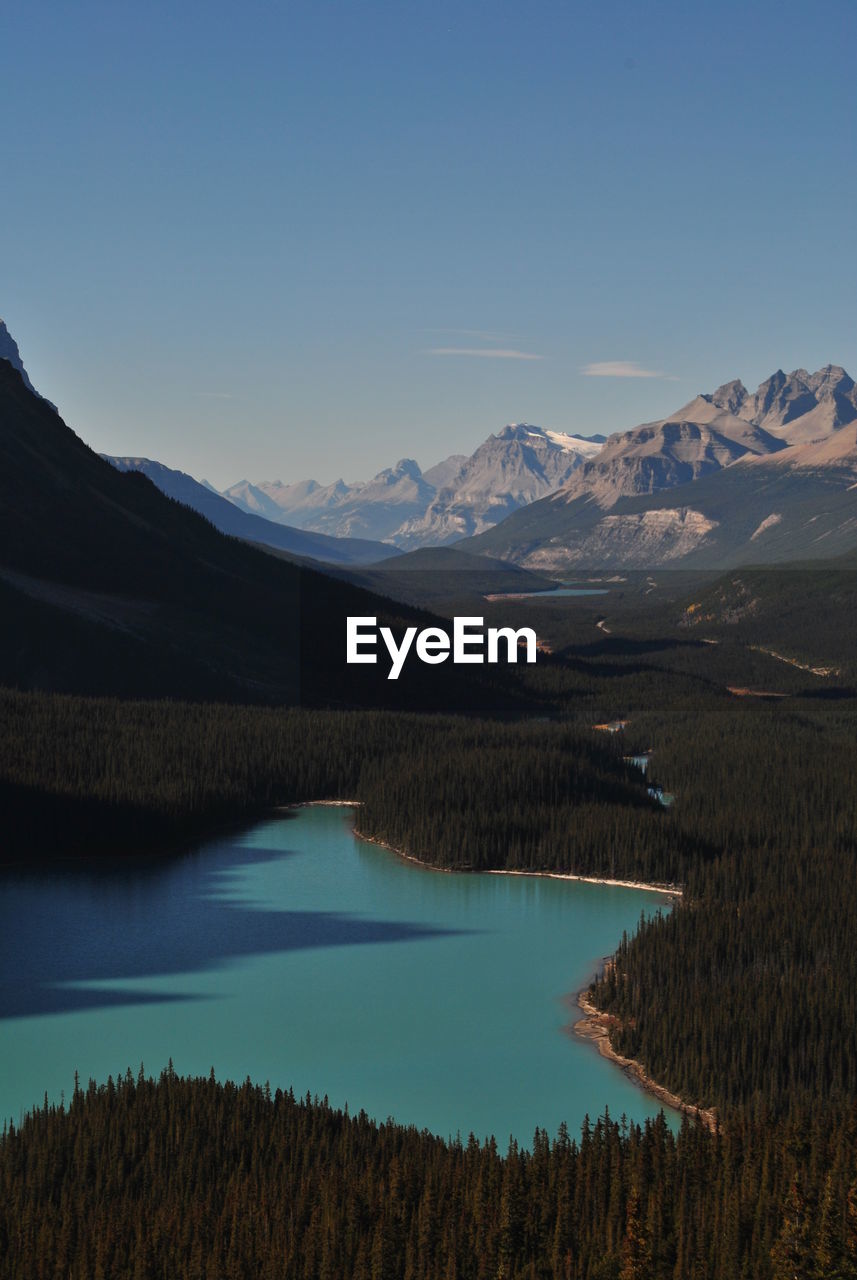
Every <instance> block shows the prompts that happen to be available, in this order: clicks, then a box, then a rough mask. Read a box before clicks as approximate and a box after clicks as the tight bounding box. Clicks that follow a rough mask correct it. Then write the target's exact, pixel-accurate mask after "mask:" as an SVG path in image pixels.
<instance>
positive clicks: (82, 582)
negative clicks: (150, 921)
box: [0, 359, 521, 710]
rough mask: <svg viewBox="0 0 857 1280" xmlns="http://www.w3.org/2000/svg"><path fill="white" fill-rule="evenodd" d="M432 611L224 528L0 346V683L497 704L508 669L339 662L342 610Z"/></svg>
mask: <svg viewBox="0 0 857 1280" xmlns="http://www.w3.org/2000/svg"><path fill="white" fill-rule="evenodd" d="M352 615H357V616H364V615H370V616H376V617H377V618H378V624H379V625H381V624H384V625H388V626H390V627H391V628H392V629H393V631H394V634H396V635H401V633H402V631H403V630H404V628H405V627H406V626H407V625H409V624H413V625H417V626H425V625H426V624H431V623H436V622H437V621H438V620H437V619H436V618H434V617H433V616H432V615H431V614H427V613H425V612H422V611H417V610H414V609H412V608H409V607H408V606H407V605H400V604H396V603H394V602H393V601H391V600H390V599H389V598H381V597H379V596H378V595H377V594H373V593H372V592H370V591H367V590H365V589H362V588H361V587H359V586H356V585H354V584H353V583H351V582H349V581H344V580H342V579H339V578H334V577H332V576H330V575H329V574H326V573H321V572H318V571H317V570H316V569H315V568H314V567H311V566H307V565H305V564H301V563H296V562H295V561H294V560H293V559H291V558H285V557H284V555H283V554H282V553H276V554H272V553H270V552H269V551H267V550H261V549H259V548H258V547H255V546H252V545H250V544H249V543H248V542H247V541H245V540H242V539H239V538H235V537H227V536H224V534H222V533H220V532H219V531H218V530H217V529H215V528H214V527H213V525H212V524H211V523H210V522H209V521H208V520H207V519H204V518H203V517H202V516H200V515H199V514H197V512H195V511H193V510H191V509H190V508H189V507H188V506H187V505H185V504H183V503H181V502H177V501H174V500H172V499H171V498H169V497H167V496H166V495H165V494H163V493H162V492H160V490H159V489H158V488H157V487H156V486H155V485H154V484H153V483H152V482H151V481H150V480H149V479H148V478H147V477H146V476H145V475H142V474H140V473H139V472H138V471H129V472H122V471H120V470H118V469H117V468H116V467H114V466H112V465H110V464H109V463H108V462H106V461H105V460H104V459H103V458H100V457H99V456H98V454H97V453H94V452H93V451H92V450H91V449H90V448H89V447H88V446H87V445H86V444H85V443H84V442H83V441H82V440H81V439H80V438H79V437H78V436H77V435H75V433H74V432H73V431H71V429H70V428H69V427H68V426H67V425H66V424H65V423H64V422H63V420H62V418H61V417H60V416H59V414H58V413H57V412H56V411H55V410H54V409H53V408H52V407H51V406H50V405H49V404H48V402H47V401H46V400H44V399H43V398H41V397H40V396H38V395H35V394H33V392H31V391H30V390H29V388H28V387H27V386H26V384H25V383H24V381H23V378H22V376H21V373H20V371H19V370H18V369H17V368H15V367H13V365H12V363H11V361H9V360H5V359H0V616H2V618H3V626H2V628H0V685H6V686H11V687H14V688H20V689H32V688H36V689H42V690H54V691H60V692H68V693H78V694H111V695H119V696H125V697H181V698H183V699H185V700H191V701H193V700H196V699H200V700H204V701H228V702H240V703H269V704H291V705H294V704H296V703H301V704H303V705H312V706H317V705H327V706H331V705H332V706H337V707H347V706H355V705H362V706H373V707H376V706H379V707H381V706H385V705H395V706H397V707H412V708H419V707H422V708H430V709H438V708H439V707H447V708H453V709H458V708H461V707H468V706H470V707H480V708H482V709H483V710H485V709H491V710H494V709H500V710H502V709H508V708H510V707H513V706H515V705H517V703H518V702H519V701H520V699H521V695H520V693H519V691H518V688H517V684H516V681H515V672H514V670H512V669H510V672H511V674H509V675H507V674H506V672H505V671H504V672H503V673H501V675H500V676H497V677H496V678H495V677H494V674H493V669H491V670H489V669H487V668H486V671H485V673H484V674H483V673H482V672H481V671H479V672H477V673H476V674H475V676H474V673H473V671H472V669H470V668H467V669H466V672H465V673H464V674H463V673H462V672H460V671H459V669H458V668H457V667H453V666H451V665H447V666H446V667H444V668H443V669H440V668H434V667H427V666H424V665H423V664H415V665H414V667H413V671H411V670H408V671H407V672H405V673H403V675H402V679H401V680H400V681H397V682H395V683H391V682H389V681H387V679H386V672H385V670H384V669H383V668H382V667H381V666H380V665H379V666H377V667H366V668H364V667H360V668H359V669H358V675H357V676H355V671H354V668H353V667H349V666H347V665H346V663H345V645H344V640H343V638H344V635H345V619H346V617H348V616H352Z"/></svg>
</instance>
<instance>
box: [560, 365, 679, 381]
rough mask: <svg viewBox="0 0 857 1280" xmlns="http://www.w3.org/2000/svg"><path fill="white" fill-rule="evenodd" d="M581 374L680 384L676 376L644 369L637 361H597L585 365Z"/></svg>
mask: <svg viewBox="0 0 857 1280" xmlns="http://www.w3.org/2000/svg"><path fill="white" fill-rule="evenodd" d="M580 372H581V373H582V374H583V376H584V378H664V379H666V381H667V382H678V378H676V377H675V376H674V374H671V373H662V372H661V370H660V369H644V368H643V366H642V365H640V364H637V362H636V360H597V361H595V363H594V364H585V365H584V366H583V368H582V369H581V371H580Z"/></svg>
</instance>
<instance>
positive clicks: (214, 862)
mask: <svg viewBox="0 0 857 1280" xmlns="http://www.w3.org/2000/svg"><path fill="white" fill-rule="evenodd" d="M352 826H353V811H352V810H351V809H345V808H334V807H312V808H304V809H298V810H295V811H293V812H292V814H290V815H286V814H284V815H282V816H280V815H276V816H274V817H272V818H270V819H268V820H266V821H263V822H261V823H259V824H257V825H256V826H254V827H253V828H252V829H251V830H249V831H246V832H244V833H241V834H237V835H234V834H230V835H229V836H228V837H224V838H222V839H218V840H212V841H208V842H206V843H205V844H203V845H200V846H199V848H198V849H197V850H195V851H194V852H191V853H188V854H184V855H182V856H181V857H176V858H170V859H158V860H156V861H154V862H151V861H150V862H148V863H147V862H144V861H142V860H135V861H134V862H133V863H129V862H127V861H125V860H118V859H117V860H116V861H115V862H111V863H110V864H109V865H105V866H93V865H91V864H90V865H89V866H86V867H77V866H76V867H73V868H64V869H63V870H62V871H61V872H59V871H56V870H51V871H44V872H40V873H36V874H33V873H22V872H5V873H4V874H3V877H2V891H1V892H0V1117H3V1118H6V1119H8V1118H12V1119H14V1120H15V1122H16V1123H17V1122H18V1120H19V1118H20V1115H21V1113H22V1112H23V1111H26V1110H28V1109H29V1108H30V1107H32V1106H33V1105H34V1104H36V1103H41V1101H42V1099H43V1097H44V1094H45V1092H46V1091H47V1094H48V1096H49V1098H50V1099H51V1100H52V1101H59V1099H60V1096H61V1093H62V1092H63V1091H64V1093H65V1095H66V1097H68V1096H69V1095H70V1093H71V1091H72V1089H73V1084H74V1072H75V1070H77V1071H79V1073H80V1078H81V1082H82V1083H83V1084H85V1083H86V1082H87V1081H88V1079H89V1078H90V1077H93V1078H95V1079H96V1080H98V1081H104V1080H106V1077H107V1075H108V1073H110V1074H113V1075H114V1076H115V1075H117V1073H123V1074H124V1072H125V1070H126V1068H128V1067H129V1066H130V1067H131V1068H132V1070H133V1071H134V1073H135V1074H136V1072H137V1070H138V1068H139V1065H140V1063H141V1062H142V1063H143V1064H144V1066H145V1069H146V1071H147V1073H149V1074H158V1073H159V1072H160V1071H161V1069H162V1068H163V1067H165V1066H166V1065H167V1062H168V1061H169V1059H170V1058H172V1060H173V1064H174V1066H175V1069H176V1070H177V1071H178V1072H180V1073H182V1074H185V1073H191V1074H206V1075H207V1074H208V1072H209V1070H210V1069H211V1067H212V1066H213V1067H214V1070H215V1073H216V1074H217V1076H218V1077H219V1078H221V1079H227V1078H229V1079H236V1080H243V1079H245V1078H246V1077H247V1076H250V1077H251V1078H252V1079H253V1080H255V1081H259V1082H262V1083H264V1082H265V1081H266V1080H267V1081H269V1082H270V1084H271V1086H272V1088H276V1087H278V1086H279V1087H282V1088H288V1087H290V1086H291V1087H293V1088H294V1090H295V1092H296V1093H298V1094H304V1093H306V1092H307V1091H310V1092H311V1093H313V1094H318V1095H319V1096H323V1095H324V1094H327V1095H328V1097H329V1099H330V1101H331V1102H332V1103H334V1104H335V1105H337V1106H341V1105H344V1104H345V1103H346V1102H347V1103H348V1105H349V1107H350V1108H351V1110H353V1111H357V1110H360V1109H363V1110H365V1111H366V1112H368V1113H369V1114H370V1115H371V1116H374V1117H375V1118H377V1119H382V1120H383V1119H386V1118H387V1117H388V1116H393V1117H394V1118H395V1119H396V1120H398V1121H401V1122H404V1123H409V1124H415V1125H417V1126H418V1127H419V1128H428V1129H431V1130H433V1131H434V1132H436V1133H439V1134H441V1135H442V1136H444V1137H446V1136H448V1135H451V1134H452V1135H454V1134H456V1133H459V1132H460V1133H461V1135H462V1136H463V1137H464V1138H466V1137H467V1135H468V1134H469V1133H470V1132H473V1133H475V1134H476V1135H477V1136H478V1137H480V1138H483V1137H486V1136H488V1135H489V1134H492V1133H493V1134H495V1136H496V1137H497V1139H498V1142H499V1143H500V1144H501V1146H505V1143H506V1142H507V1141H508V1138H509V1136H510V1135H514V1137H515V1138H517V1139H518V1141H519V1142H521V1143H522V1144H524V1145H527V1146H529V1145H530V1143H531V1140H532V1135H533V1130H534V1128H535V1127H536V1126H537V1125H538V1126H539V1127H541V1128H544V1129H547V1131H548V1133H549V1134H551V1135H553V1134H555V1132H556V1130H557V1128H558V1126H559V1124H560V1122H561V1121H563V1120H564V1121H566V1123H567V1124H568V1126H569V1129H570V1131H571V1133H572V1134H575V1133H576V1132H577V1131H578V1130H579V1127H580V1124H581V1122H582V1121H583V1118H584V1116H585V1115H586V1114H589V1115H590V1116H591V1117H593V1118H594V1117H596V1116H598V1115H600V1114H602V1113H603V1111H604V1108H605V1106H607V1107H609V1109H610V1113H611V1115H613V1116H616V1117H618V1116H620V1115H622V1114H625V1115H627V1116H628V1117H629V1119H633V1120H636V1121H642V1120H643V1119H644V1118H645V1117H647V1116H652V1115H656V1114H657V1113H658V1111H659V1110H660V1104H659V1103H658V1102H657V1101H656V1100H655V1099H653V1098H650V1097H649V1096H648V1095H646V1094H645V1093H643V1092H642V1091H641V1090H639V1089H638V1088H636V1087H635V1086H634V1085H633V1084H631V1082H630V1081H629V1080H628V1079H627V1078H626V1077H625V1075H624V1074H623V1073H622V1072H621V1071H620V1070H619V1068H618V1067H616V1066H615V1065H614V1064H612V1063H610V1062H608V1061H607V1060H606V1059H603V1058H601V1057H600V1055H599V1054H598V1052H597V1051H596V1049H595V1048H594V1047H593V1046H592V1045H591V1044H589V1043H587V1042H585V1041H583V1040H580V1039H579V1038H577V1037H575V1036H574V1035H572V1034H570V1033H569V1027H570V1024H571V1023H572V1022H573V1021H575V1020H576V1019H577V1017H578V1016H579V1014H578V1010H577V1008H576V1006H575V1005H574V1002H573V999H572V1000H571V1001H570V1000H569V997H570V996H572V997H573V995H574V994H575V993H576V992H577V991H579V990H580V988H581V987H583V986H584V985H585V984H586V983H587V982H588V981H589V979H590V978H591V977H592V975H593V973H594V972H595V970H596V968H597V966H598V964H599V963H600V961H601V959H602V958H603V957H604V956H605V955H606V954H608V953H609V952H610V951H612V950H613V949H614V948H615V946H616V944H617V942H618V941H619V939H620V937H621V935H622V931H623V930H626V929H627V930H628V931H632V930H633V929H634V928H635V927H636V924H637V922H638V921H639V918H640V914H641V912H644V913H645V914H646V915H650V914H652V913H653V912H654V911H657V910H662V909H668V902H667V900H666V899H665V898H663V899H662V898H661V897H660V896H659V895H657V894H654V893H648V892H645V891H642V890H635V889H625V888H619V887H614V886H606V885H594V884H585V883H582V882H575V881H560V880H552V879H547V878H537V877H525V876H501V875H459V874H445V873H440V872H434V871H429V870H426V869H423V868H421V867H418V866H416V865H414V864H412V863H409V862H406V861H404V860H403V859H401V858H398V857H396V856H395V855H394V854H392V853H390V852H389V851H387V850H385V849H381V848H379V847H377V846H376V845H372V844H369V843H367V842H365V841H362V840H360V839H358V838H355V836H354V835H353V831H352Z"/></svg>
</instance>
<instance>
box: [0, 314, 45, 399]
mask: <svg viewBox="0 0 857 1280" xmlns="http://www.w3.org/2000/svg"><path fill="white" fill-rule="evenodd" d="M0 360H8V361H9V363H10V364H11V366H12V368H13V369H17V370H18V372H19V373H20V375H21V378H22V380H23V383H24V386H25V387H26V388H27V390H28V391H32V393H33V395H38V394H39V393H38V392H37V391H36V388H35V387H34V386H33V384H32V382H31V381H30V378H29V375H28V373H27V370H26V369H25V368H24V363H23V361H22V359H21V353H20V351H19V350H18V344H17V342H16V341H15V339H14V338H13V337H12V335H11V333H10V332H9V330H8V329H7V327H6V322H5V320H0Z"/></svg>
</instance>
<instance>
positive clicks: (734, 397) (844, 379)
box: [473, 365, 857, 571]
mask: <svg viewBox="0 0 857 1280" xmlns="http://www.w3.org/2000/svg"><path fill="white" fill-rule="evenodd" d="M855 482H857V387H855V384H854V381H853V379H852V378H851V377H850V376H849V375H848V374H847V373H846V372H845V370H844V369H843V368H841V367H840V366H839V365H825V366H824V368H822V369H819V370H817V371H816V372H815V373H808V372H807V371H806V370H805V369H796V370H794V371H793V372H792V373H789V374H786V373H783V371H782V370H781V369H778V370H777V371H776V373H774V374H772V375H771V377H770V378H766V379H765V381H764V382H763V383H762V384H761V385H760V386H759V387H758V388H757V390H756V391H755V392H753V393H752V394H751V393H750V392H748V391H747V389H746V387H745V386H744V384H743V382H741V381H740V380H738V379H736V380H734V381H732V382H727V383H724V384H723V385H722V386H721V387H718V388H717V390H716V391H714V392H712V393H710V394H704V395H699V396H696V397H695V398H694V399H693V400H691V401H690V402H689V403H688V404H686V405H683V406H682V407H681V408H680V409H678V410H677V411H676V412H675V413H673V414H671V415H670V416H669V417H667V418H664V419H661V420H660V421H658V422H651V423H644V424H643V425H642V426H639V427H635V428H634V429H633V430H631V431H626V432H622V433H619V434H617V435H614V436H611V437H610V439H609V440H608V441H607V443H606V444H605V446H604V448H603V449H602V450H601V452H600V453H599V454H598V455H597V457H595V458H593V459H592V460H590V461H588V462H586V463H585V464H584V465H583V466H581V467H580V468H579V469H578V470H577V471H575V473H574V474H573V476H572V478H571V480H570V481H569V482H568V484H566V485H564V486H563V488H562V489H560V490H559V491H558V492H556V493H555V494H553V495H552V496H551V497H549V498H547V499H544V500H542V501H539V502H536V503H534V504H533V505H532V506H530V507H528V508H525V509H524V510H522V511H518V512H515V513H514V514H513V515H511V516H510V517H509V518H508V519H507V520H505V521H504V522H503V523H502V524H500V525H498V526H497V527H496V528H494V529H493V530H491V531H489V532H487V533H485V534H484V535H483V536H482V537H481V538H480V539H479V540H478V542H477V543H476V544H474V547H473V549H474V550H480V551H482V552H483V553H484V554H490V555H496V556H501V557H504V558H507V559H512V560H515V561H516V562H517V563H519V564H523V565H526V566H528V567H530V568H535V569H539V570H542V571H544V570H550V569H554V570H561V569H564V568H566V567H568V566H569V565H573V564H582V563H587V564H597V565H600V566H607V565H611V566H612V565H625V566H631V565H637V566H642V565H648V566H652V567H654V566H657V565H665V564H674V563H678V562H683V563H690V562H693V563H702V562H705V563H711V564H718V565H722V564H729V563H735V562H740V561H742V560H748V559H759V560H782V559H786V558H789V557H794V556H797V555H804V556H807V557H813V556H818V555H821V556H824V555H832V554H841V553H842V552H843V551H847V550H848V549H849V548H850V546H851V545H852V543H853V544H854V545H857V483H855ZM660 495H662V496H660ZM659 496H660V500H658V498H659Z"/></svg>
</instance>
